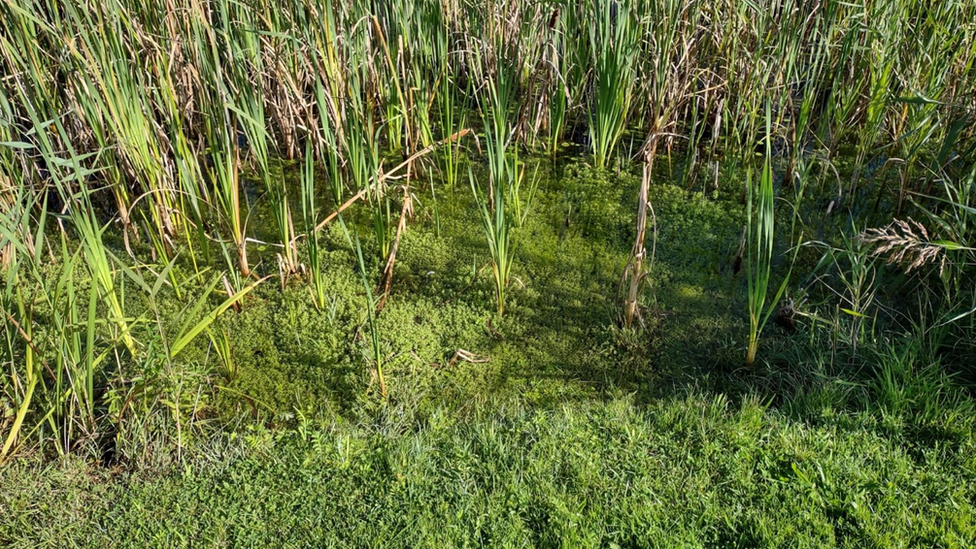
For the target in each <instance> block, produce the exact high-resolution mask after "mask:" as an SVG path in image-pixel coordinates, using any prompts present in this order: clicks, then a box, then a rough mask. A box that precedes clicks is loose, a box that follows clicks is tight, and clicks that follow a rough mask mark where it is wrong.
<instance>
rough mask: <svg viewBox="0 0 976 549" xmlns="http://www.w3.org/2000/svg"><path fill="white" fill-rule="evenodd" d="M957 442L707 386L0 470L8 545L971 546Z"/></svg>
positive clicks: (973, 527) (975, 536)
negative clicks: (139, 465) (653, 398)
mask: <svg viewBox="0 0 976 549" xmlns="http://www.w3.org/2000/svg"><path fill="white" fill-rule="evenodd" d="M973 450H974V448H973V444H972V441H971V440H963V441H959V440H948V441H943V442H934V443H930V444H926V443H919V442H915V441H912V440H911V439H909V438H908V437H905V436H900V435H893V434H890V433H888V432H886V431H885V430H884V428H883V425H881V424H879V423H878V422H877V421H876V419H875V418H874V417H873V416H870V415H863V414H833V415H824V416H823V417H821V418H819V421H816V422H813V423H810V422H798V421H794V420H790V419H788V418H785V417H784V416H783V415H782V414H780V413H778V412H776V411H772V410H767V409H764V408H763V407H762V406H760V405H758V404H757V403H756V401H755V400H750V399H747V400H745V401H743V402H741V403H739V404H734V403H730V402H728V401H727V400H726V399H724V398H722V397H715V396H712V397H709V396H704V395H689V396H687V397H683V398H676V399H668V400H661V401H659V402H657V403H655V404H653V405H651V406H647V407H644V406H638V405H636V404H635V403H634V402H633V401H632V400H630V399H626V398H624V399H614V400H610V401H607V402H604V403H591V404H583V405H574V406H572V407H569V406H566V407H560V408H557V409H553V410H549V411H540V410H528V409H525V408H523V407H520V406H518V405H510V406H506V407H503V408H500V409H499V410H498V411H496V412H492V413H482V412H477V411H475V412H471V413H468V414H465V415H463V416H458V415H457V414H456V413H455V412H453V411H446V410H441V411H433V412H432V413H431V414H430V415H429V416H427V417H425V418H423V420H420V421H404V420H402V419H399V418H397V417H396V416H386V417H385V418H384V419H378V420H377V421H375V422H373V423H371V424H369V425H362V426H359V427H354V426H350V425H341V424H340V425H333V426H320V425H317V424H315V423H312V424H310V425H306V424H302V425H300V426H299V427H298V428H297V429H294V430H287V431H269V430H267V429H264V428H261V427H255V428H251V429H247V430H244V431H242V432H240V433H237V434H235V435H232V436H231V437H230V438H227V437H225V438H222V439H221V440H219V441H215V442H213V443H211V444H210V445H208V446H207V447H206V448H204V449H201V452H200V453H199V454H198V457H197V458H195V459H193V460H190V461H188V462H187V463H185V464H183V465H181V466H177V467H173V468H170V469H167V470H164V471H157V472H152V473H136V474H128V473H121V474H116V473H113V472H112V471H111V470H106V469H101V468H97V467H92V466H90V465H86V464H85V463H84V462H82V461H80V460H67V461H65V462H61V463H56V464H37V463H34V462H31V461H25V462H22V463H19V464H17V465H15V466H13V467H10V468H7V469H5V470H4V471H2V472H0V475H2V477H0V478H2V480H3V484H4V487H5V489H4V491H3V492H2V494H0V509H2V510H3V513H0V542H2V543H4V545H5V546H9V547H27V546H30V547H47V546H58V547H64V546H81V547H99V546H105V545H112V546H117V547H148V546H152V547H188V546H193V547H217V546H225V545H232V546H239V547H240V546H248V547H253V546H268V547H332V546H334V547H350V546H355V547H473V546H480V547H818V548H819V547H923V546H924V547H967V546H971V545H972V544H973V543H974V542H976V514H974V505H973V501H974V497H976V476H974V473H973V471H974V470H976V469H974V467H976V461H974V458H973V456H974V455H976V453H974V451H973Z"/></svg>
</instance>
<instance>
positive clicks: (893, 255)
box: [859, 218, 946, 276]
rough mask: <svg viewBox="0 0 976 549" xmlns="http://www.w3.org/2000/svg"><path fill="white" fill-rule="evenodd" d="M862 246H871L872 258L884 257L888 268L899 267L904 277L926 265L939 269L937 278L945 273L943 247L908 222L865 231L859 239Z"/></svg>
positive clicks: (919, 224)
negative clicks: (890, 266)
mask: <svg viewBox="0 0 976 549" xmlns="http://www.w3.org/2000/svg"><path fill="white" fill-rule="evenodd" d="M859 238H860V240H861V242H863V243H865V244H868V245H871V246H874V250H873V251H872V252H871V254H872V255H874V256H883V255H887V256H888V260H887V264H888V265H895V264H897V265H899V266H901V267H902V268H904V269H905V273H906V274H907V273H911V272H912V271H914V270H915V269H918V268H920V267H923V266H925V265H928V264H932V263H937V264H938V265H939V275H940V276H941V275H942V272H943V271H944V270H945V264H946V254H945V250H946V248H945V246H944V245H942V244H939V243H937V242H934V241H933V240H932V239H930V238H929V233H928V231H927V230H926V229H925V226H924V225H922V224H921V223H919V222H918V221H915V220H914V219H912V218H908V221H903V220H901V219H895V220H894V221H892V223H891V224H890V225H888V226H887V227H884V228H880V229H879V228H873V229H867V230H865V231H863V232H861V234H860V235H859Z"/></svg>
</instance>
